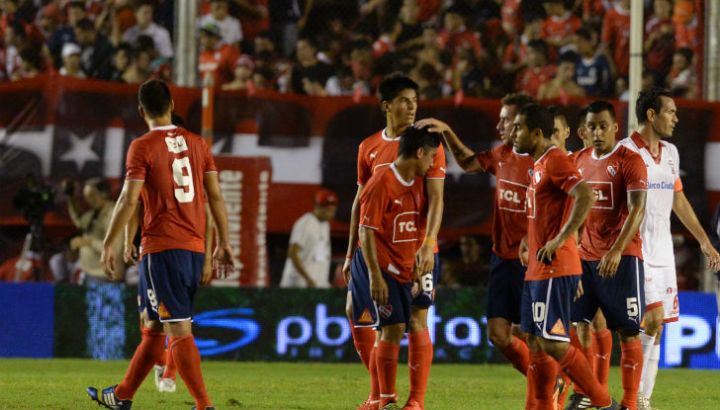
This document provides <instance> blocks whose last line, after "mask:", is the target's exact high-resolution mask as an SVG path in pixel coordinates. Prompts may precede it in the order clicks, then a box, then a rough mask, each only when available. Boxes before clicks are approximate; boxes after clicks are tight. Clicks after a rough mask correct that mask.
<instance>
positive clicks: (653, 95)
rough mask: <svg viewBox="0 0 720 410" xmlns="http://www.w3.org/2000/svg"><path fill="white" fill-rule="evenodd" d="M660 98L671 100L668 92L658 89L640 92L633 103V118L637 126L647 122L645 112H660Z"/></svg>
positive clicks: (664, 89)
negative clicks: (635, 119)
mask: <svg viewBox="0 0 720 410" xmlns="http://www.w3.org/2000/svg"><path fill="white" fill-rule="evenodd" d="M660 97H667V98H672V94H671V93H670V90H668V89H666V88H660V87H652V88H651V89H649V90H647V91H640V94H638V98H637V102H636V103H635V116H636V117H637V120H638V123H639V124H645V123H646V122H647V120H648V117H647V111H648V110H649V109H653V110H655V112H658V113H659V112H660V109H661V108H662V100H661V99H660Z"/></svg>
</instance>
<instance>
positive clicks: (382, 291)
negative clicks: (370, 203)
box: [359, 226, 388, 305]
mask: <svg viewBox="0 0 720 410" xmlns="http://www.w3.org/2000/svg"><path fill="white" fill-rule="evenodd" d="M359 231H360V243H361V244H362V249H363V258H364V259H365V264H366V265H367V267H368V270H369V271H370V295H371V296H372V298H373V300H374V301H375V302H377V304H378V305H385V304H387V301H388V287H387V283H385V279H383V277H382V274H381V273H380V264H379V263H378V258H377V247H376V246H375V231H374V230H373V229H372V228H368V227H366V226H361V227H360V229H359Z"/></svg>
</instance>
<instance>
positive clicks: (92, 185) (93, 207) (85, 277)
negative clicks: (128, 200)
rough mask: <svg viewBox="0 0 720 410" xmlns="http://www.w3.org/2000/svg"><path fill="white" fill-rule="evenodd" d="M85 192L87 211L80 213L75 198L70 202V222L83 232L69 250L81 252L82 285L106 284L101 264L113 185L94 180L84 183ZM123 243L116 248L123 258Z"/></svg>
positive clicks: (72, 242)
mask: <svg viewBox="0 0 720 410" xmlns="http://www.w3.org/2000/svg"><path fill="white" fill-rule="evenodd" d="M82 192H83V198H84V200H85V202H86V203H87V205H88V206H89V209H88V210H87V211H85V212H82V211H81V210H80V204H79V203H78V201H77V200H76V199H75V198H74V197H71V198H70V199H69V201H68V213H69V214H70V219H71V220H72V222H73V224H75V226H76V227H77V228H78V229H80V231H81V233H80V235H78V236H76V237H75V238H73V239H72V240H71V241H70V249H72V250H78V251H79V252H80V259H79V261H78V265H79V267H80V270H81V271H82V273H81V280H80V282H81V283H91V282H96V283H97V282H100V283H104V282H106V281H107V279H106V277H105V271H104V269H103V266H102V263H100V253H101V252H102V244H103V239H105V232H106V231H107V228H108V226H109V225H110V218H111V217H112V211H113V201H112V198H111V192H110V184H108V183H107V181H105V180H103V179H101V178H92V179H89V180H87V181H86V182H85V186H84V187H83V191H82ZM121 242H122V241H118V243H117V244H116V247H117V249H116V250H117V252H118V254H122V253H121V245H122V243H121ZM115 262H116V263H119V262H121V261H120V260H117V261H115ZM118 272H123V269H118Z"/></svg>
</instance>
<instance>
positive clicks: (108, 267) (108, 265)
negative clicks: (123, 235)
mask: <svg viewBox="0 0 720 410" xmlns="http://www.w3.org/2000/svg"><path fill="white" fill-rule="evenodd" d="M100 262H101V263H102V265H103V269H104V270H105V276H107V277H108V279H110V280H115V249H113V247H112V246H103V250H102V254H101V255H100Z"/></svg>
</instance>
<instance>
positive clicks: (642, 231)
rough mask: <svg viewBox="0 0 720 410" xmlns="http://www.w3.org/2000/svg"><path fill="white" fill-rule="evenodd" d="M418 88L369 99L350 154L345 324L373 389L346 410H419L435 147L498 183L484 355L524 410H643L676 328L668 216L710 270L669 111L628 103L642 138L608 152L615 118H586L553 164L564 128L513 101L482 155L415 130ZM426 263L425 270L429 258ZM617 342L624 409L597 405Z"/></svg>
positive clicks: (383, 89) (390, 89)
mask: <svg viewBox="0 0 720 410" xmlns="http://www.w3.org/2000/svg"><path fill="white" fill-rule="evenodd" d="M416 92H417V84H415V83H414V82H413V81H412V80H411V79H409V78H408V77H406V76H404V75H393V76H390V77H388V78H386V79H385V80H384V81H383V82H382V84H381V85H380V89H379V94H380V96H379V97H380V102H381V108H382V110H383V112H384V113H385V115H386V120H387V126H386V128H385V129H384V130H382V131H380V132H378V133H377V134H375V135H373V136H370V137H368V138H367V139H365V140H364V141H363V142H362V143H361V144H360V147H359V150H358V160H357V169H358V181H357V183H358V191H357V195H356V198H355V201H354V203H353V208H352V217H351V227H352V228H351V232H350V238H349V245H348V252H347V255H346V256H347V257H346V261H345V265H344V267H343V272H344V273H345V276H346V280H347V281H348V284H349V286H348V303H347V308H346V310H347V314H348V318H349V319H350V321H351V323H352V324H353V331H352V334H353V340H354V343H355V347H356V348H357V351H358V354H359V356H360V358H361V360H362V361H363V363H364V364H365V366H366V367H367V369H368V372H369V375H370V380H371V384H370V394H369V396H368V398H367V400H366V401H365V402H364V403H362V404H361V405H360V406H359V407H358V409H359V410H362V409H367V410H369V409H373V410H375V409H386V410H392V409H400V408H402V409H424V408H425V404H424V400H425V391H426V388H427V381H428V377H429V374H430V366H431V363H432V352H433V351H432V342H431V341H430V337H429V333H428V330H427V323H426V317H427V316H426V315H427V309H428V307H429V306H430V305H431V304H432V303H433V295H434V292H433V289H434V286H435V284H436V283H437V280H438V272H439V269H438V266H437V262H436V261H437V233H438V230H439V227H440V224H441V217H442V209H443V202H442V193H443V179H444V176H445V156H444V151H443V144H442V142H443V141H444V142H445V144H446V145H447V147H448V149H449V150H450V152H451V154H452V156H453V157H454V159H455V161H456V162H457V163H458V164H459V165H460V167H462V168H463V169H464V170H465V171H467V172H489V173H492V174H493V175H494V176H495V182H496V191H495V192H496V195H495V201H494V219H493V233H492V239H493V260H492V265H493V267H492V270H491V273H490V279H489V284H488V295H490V296H489V297H488V306H487V316H488V333H489V336H490V339H491V341H492V342H493V344H494V345H495V347H497V348H498V349H499V350H500V352H502V354H503V355H504V356H505V357H506V358H507V359H508V360H509V361H510V362H511V363H512V365H513V366H514V367H515V368H516V369H517V370H518V371H519V372H520V373H522V374H523V375H525V376H526V379H527V398H526V405H525V408H526V409H537V410H546V409H547V410H550V409H553V410H554V409H558V408H560V409H562V408H565V404H566V403H565V401H566V396H567V392H568V391H569V387H570V384H571V383H572V385H573V387H574V394H573V395H572V397H571V398H570V400H569V402H568V403H567V408H568V409H585V408H600V409H632V410H635V409H651V408H652V407H651V405H650V396H651V395H652V391H653V387H654V384H655V377H656V375H657V368H658V361H659V346H660V344H659V342H660V334H661V332H662V324H663V323H667V322H672V321H676V320H677V319H678V313H679V307H678V299H677V280H676V274H675V263H674V257H673V249H672V240H671V233H670V215H671V212H673V211H674V212H675V213H676V215H677V216H678V217H679V219H680V220H681V222H682V223H683V224H684V225H685V226H686V228H687V229H688V230H689V231H690V232H691V233H692V234H693V235H694V236H695V238H696V239H697V240H698V241H699V242H700V244H701V249H702V251H703V253H704V254H705V257H706V258H707V259H708V263H709V265H710V268H711V269H717V268H718V267H720V256H719V255H718V254H717V252H716V251H715V250H714V249H713V248H712V245H711V244H710V241H709V239H708V237H707V235H706V234H705V232H704V230H703V229H702V226H701V225H700V223H699V222H698V220H697V217H696V216H695V213H694V212H693V210H692V208H691V207H690V204H689V202H688V201H687V198H686V197H685V195H684V193H683V191H682V182H681V180H680V168H679V164H680V160H679V155H678V151H677V148H676V147H675V146H674V145H673V144H670V143H668V142H666V141H663V140H662V138H669V137H671V136H672V133H673V130H674V127H675V126H676V124H677V123H678V117H677V109H676V107H675V103H674V101H673V99H672V97H671V95H670V94H669V93H668V92H666V91H665V90H662V89H653V90H650V91H647V92H643V93H641V94H640V95H639V97H638V101H637V106H636V110H635V111H636V116H637V119H638V123H639V124H640V127H639V129H638V131H637V132H635V133H633V134H632V136H630V137H629V138H626V139H624V140H622V141H617V140H616V136H617V133H618V123H617V121H616V118H615V110H614V107H613V105H612V104H610V103H608V102H605V101H594V102H592V103H591V104H589V105H588V106H587V107H586V108H584V109H583V111H582V113H581V118H580V124H579V125H578V128H577V130H578V136H579V137H580V138H581V139H582V141H583V144H584V149H582V150H581V151H578V152H575V153H568V152H567V151H566V150H565V147H564V144H565V139H567V137H568V136H569V134H570V127H569V126H568V121H567V117H566V116H565V115H563V114H562V113H561V112H560V111H559V110H556V109H552V108H551V109H548V108H545V107H542V106H540V105H538V104H536V103H535V102H534V101H533V100H532V99H531V98H530V97H528V96H526V95H522V94H514V95H508V96H506V97H505V98H504V99H503V101H502V103H503V104H502V109H501V111H500V120H499V122H498V125H497V130H498V132H499V133H500V140H501V144H499V145H498V146H497V147H495V148H493V149H491V150H488V151H485V152H480V153H475V152H473V151H472V150H471V149H469V148H468V147H466V146H465V145H464V144H463V143H462V142H461V140H460V139H459V138H458V136H457V135H456V134H455V133H454V132H453V130H452V129H451V128H450V127H449V126H448V125H447V124H445V123H443V122H442V121H439V120H437V119H432V118H428V119H422V120H419V121H417V122H416V118H415V114H416V110H417V93H416ZM433 253H434V255H432V254H433ZM610 330H612V331H616V332H617V333H618V336H619V338H620V341H621V351H622V357H621V374H622V386H623V397H622V400H621V402H620V403H617V402H616V401H615V400H613V399H612V397H611V396H610V394H609V391H608V384H607V378H608V367H609V364H610V352H611V349H612V335H611V333H610ZM405 333H407V334H408V346H409V351H408V352H409V354H408V362H409V363H408V365H409V372H410V374H409V376H410V392H409V397H408V399H407V401H406V403H405V405H404V406H403V407H400V405H399V404H398V395H397V392H396V389H395V380H396V374H397V366H398V354H399V349H400V341H401V339H402V337H403V335H404V334H405Z"/></svg>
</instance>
